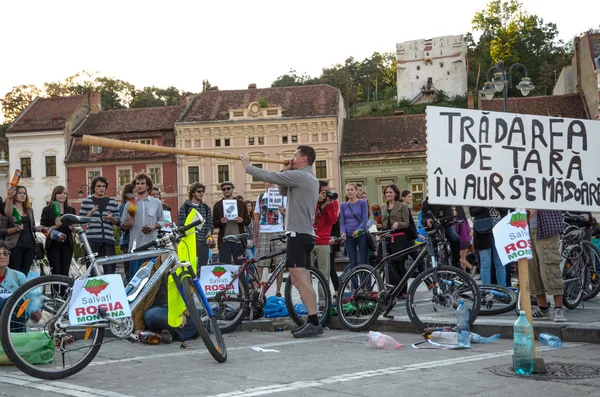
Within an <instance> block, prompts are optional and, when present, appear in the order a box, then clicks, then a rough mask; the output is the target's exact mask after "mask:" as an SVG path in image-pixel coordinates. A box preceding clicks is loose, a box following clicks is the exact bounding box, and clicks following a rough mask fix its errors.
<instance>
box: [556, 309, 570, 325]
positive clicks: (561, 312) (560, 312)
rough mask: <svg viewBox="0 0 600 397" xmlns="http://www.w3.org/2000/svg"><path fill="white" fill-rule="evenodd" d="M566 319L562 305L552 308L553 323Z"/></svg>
mask: <svg viewBox="0 0 600 397" xmlns="http://www.w3.org/2000/svg"><path fill="white" fill-rule="evenodd" d="M566 321H567V316H565V309H563V308H562V307H556V308H554V322H555V323H564V322H566Z"/></svg>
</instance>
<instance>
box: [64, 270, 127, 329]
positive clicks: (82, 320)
mask: <svg viewBox="0 0 600 397" xmlns="http://www.w3.org/2000/svg"><path fill="white" fill-rule="evenodd" d="M73 296H74V298H73V299H71V302H70V305H69V321H70V322H71V324H89V323H94V322H97V321H101V320H102V317H100V314H99V313H98V311H99V310H100V309H104V310H106V312H107V316H110V317H112V318H122V317H130V316H131V309H130V308H129V302H128V301H127V296H126V295H125V287H124V286H123V280H122V279H121V276H120V275H118V274H109V275H104V276H99V277H91V278H87V279H84V280H75V283H74V284H73Z"/></svg>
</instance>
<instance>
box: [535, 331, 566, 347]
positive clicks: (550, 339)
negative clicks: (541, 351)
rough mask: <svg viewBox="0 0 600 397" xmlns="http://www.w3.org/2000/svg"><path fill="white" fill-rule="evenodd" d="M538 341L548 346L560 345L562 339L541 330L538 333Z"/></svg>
mask: <svg viewBox="0 0 600 397" xmlns="http://www.w3.org/2000/svg"><path fill="white" fill-rule="evenodd" d="M540 342H542V343H543V344H544V345H546V346H550V347H561V346H562V341H561V340H560V338H559V337H558V336H554V335H552V334H549V333H547V332H543V333H541V334H540Z"/></svg>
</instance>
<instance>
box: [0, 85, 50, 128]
mask: <svg viewBox="0 0 600 397" xmlns="http://www.w3.org/2000/svg"><path fill="white" fill-rule="evenodd" d="M40 94H41V90H40V89H39V88H37V87H36V86H35V85H32V84H29V85H27V84H23V85H17V86H14V87H13V88H12V90H10V91H9V92H7V93H6V95H4V98H3V99H0V102H1V103H2V114H4V122H5V123H12V122H13V121H14V120H15V119H16V118H17V116H18V115H19V114H20V113H21V112H22V111H23V110H25V108H26V107H27V106H29V104H30V103H31V101H33V100H34V99H35V98H36V97H38V96H40Z"/></svg>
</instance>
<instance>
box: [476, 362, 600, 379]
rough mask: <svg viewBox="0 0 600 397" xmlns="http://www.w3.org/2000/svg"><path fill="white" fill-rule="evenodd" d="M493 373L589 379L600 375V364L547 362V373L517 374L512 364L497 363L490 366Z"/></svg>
mask: <svg viewBox="0 0 600 397" xmlns="http://www.w3.org/2000/svg"><path fill="white" fill-rule="evenodd" d="M488 369H489V370H490V371H491V372H492V373H494V374H496V375H500V376H508V377H519V378H527V379H538V380H556V379H588V378H597V377H599V376H600V365H591V364H583V363H576V364H568V363H546V369H547V370H548V372H547V373H545V374H531V375H517V374H516V373H515V371H513V366H512V364H509V365H496V366H494V367H491V368H488Z"/></svg>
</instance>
